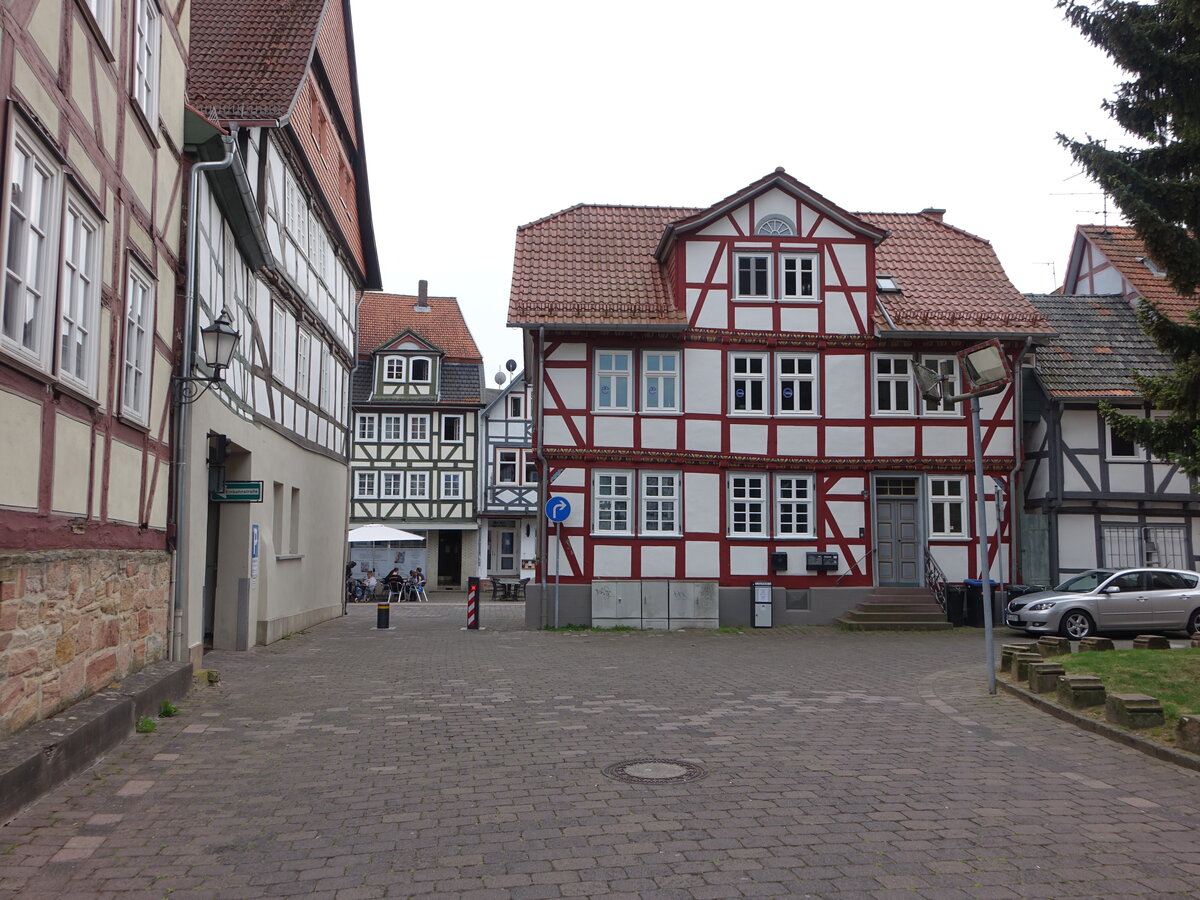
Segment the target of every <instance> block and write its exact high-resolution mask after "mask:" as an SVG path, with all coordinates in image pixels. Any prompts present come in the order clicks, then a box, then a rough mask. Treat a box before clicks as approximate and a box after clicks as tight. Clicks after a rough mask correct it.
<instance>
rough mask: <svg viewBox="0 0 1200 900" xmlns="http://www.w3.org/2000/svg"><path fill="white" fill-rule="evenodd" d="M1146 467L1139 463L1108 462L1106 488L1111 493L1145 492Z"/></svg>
mask: <svg viewBox="0 0 1200 900" xmlns="http://www.w3.org/2000/svg"><path fill="white" fill-rule="evenodd" d="M1145 474H1146V467H1145V464H1143V463H1141V462H1128V463H1126V462H1110V463H1109V464H1108V486H1109V490H1112V491H1122V492H1126V491H1137V492H1141V491H1143V490H1145V485H1146V480H1145Z"/></svg>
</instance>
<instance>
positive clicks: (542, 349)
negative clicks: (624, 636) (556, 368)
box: [537, 325, 558, 624]
mask: <svg viewBox="0 0 1200 900" xmlns="http://www.w3.org/2000/svg"><path fill="white" fill-rule="evenodd" d="M537 384H538V392H537V405H538V414H537V458H538V465H540V466H541V467H542V477H541V478H539V479H538V534H539V535H541V540H540V541H538V543H539V544H541V545H542V546H541V552H540V553H539V554H538V555H539V556H540V557H541V559H540V562H541V565H540V566H539V567H538V568H540V569H541V572H542V589H541V591H540V593H541V603H540V604H539V605H540V606H541V615H540V616H539V619H545V617H546V566H547V564H548V560H547V558H546V557H547V556H549V554H550V528H549V523H548V522H546V521H545V517H544V516H542V514H541V512H542V510H543V509H545V508H546V497H547V495H548V494H549V492H550V484H549V482H550V471H549V469H548V468H547V466H546V457H545V455H544V454H543V453H542V427H543V425H544V423H545V413H544V412H543V410H544V409H545V406H546V326H545V325H539V326H538V347H537ZM555 530H556V532H557V526H556V528H555ZM555 624H558V623H555Z"/></svg>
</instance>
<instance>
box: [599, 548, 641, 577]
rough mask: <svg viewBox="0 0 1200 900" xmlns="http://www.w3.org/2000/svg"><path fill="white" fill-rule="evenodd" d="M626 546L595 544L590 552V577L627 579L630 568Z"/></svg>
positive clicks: (628, 551)
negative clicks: (591, 562) (591, 563)
mask: <svg viewBox="0 0 1200 900" xmlns="http://www.w3.org/2000/svg"><path fill="white" fill-rule="evenodd" d="M630 549H631V548H629V547H628V546H625V547H614V546H609V545H605V544H596V546H595V548H594V549H593V551H592V554H593V555H592V561H593V565H592V575H593V577H595V578H628V577H629V576H630V573H631V572H632V571H633V570H632V568H631V562H632V559H631V552H630Z"/></svg>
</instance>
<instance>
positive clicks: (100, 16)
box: [84, 0, 113, 44]
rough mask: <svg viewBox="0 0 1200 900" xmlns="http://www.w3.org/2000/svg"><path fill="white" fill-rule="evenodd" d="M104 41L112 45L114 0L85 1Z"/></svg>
mask: <svg viewBox="0 0 1200 900" xmlns="http://www.w3.org/2000/svg"><path fill="white" fill-rule="evenodd" d="M84 5H85V6H86V7H87V8H88V12H90V13H91V14H92V18H93V19H95V20H96V26H97V27H98V28H99V29H100V34H102V35H103V36H104V40H105V41H107V42H108V43H109V44H112V26H113V0H84Z"/></svg>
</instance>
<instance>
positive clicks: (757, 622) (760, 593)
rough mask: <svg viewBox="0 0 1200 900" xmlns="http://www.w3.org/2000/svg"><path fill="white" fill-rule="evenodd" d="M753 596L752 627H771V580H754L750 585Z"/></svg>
mask: <svg viewBox="0 0 1200 900" xmlns="http://www.w3.org/2000/svg"><path fill="white" fill-rule="evenodd" d="M752 590H753V592H754V593H753V597H754V627H755V628H770V627H771V582H769V581H756V582H754V584H753V585H752Z"/></svg>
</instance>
